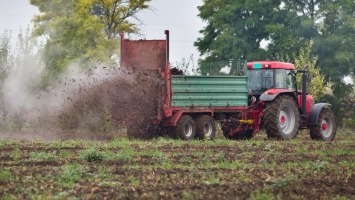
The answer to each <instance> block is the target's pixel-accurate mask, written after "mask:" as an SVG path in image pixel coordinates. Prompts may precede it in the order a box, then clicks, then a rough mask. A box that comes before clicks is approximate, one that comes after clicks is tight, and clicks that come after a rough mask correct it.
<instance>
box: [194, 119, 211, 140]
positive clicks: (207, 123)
mask: <svg viewBox="0 0 355 200" xmlns="http://www.w3.org/2000/svg"><path fill="white" fill-rule="evenodd" d="M195 122H196V136H197V138H198V139H201V140H204V139H207V140H212V139H213V138H214V137H215V135H216V125H215V123H214V119H213V118H212V117H211V116H209V115H200V116H198V117H197V118H196V120H195Z"/></svg>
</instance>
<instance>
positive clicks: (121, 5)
mask: <svg viewBox="0 0 355 200" xmlns="http://www.w3.org/2000/svg"><path fill="white" fill-rule="evenodd" d="M149 1H150V0H126V1H124V0H75V1H66V0H53V1H46V0H31V1H30V2H31V4H32V5H34V6H37V7H38V8H39V10H40V12H41V14H40V15H38V16H36V17H35V19H34V23H35V30H34V35H35V36H44V37H46V39H47V43H46V45H45V47H44V49H45V51H44V59H45V64H46V69H47V73H46V76H45V78H44V80H45V81H44V82H45V83H46V82H49V80H51V79H52V78H54V77H56V76H57V75H58V74H60V73H62V72H63V71H65V70H66V68H67V66H68V64H69V63H73V62H76V63H78V64H79V65H80V66H82V67H83V68H90V67H91V66H93V65H94V64H95V63H97V62H111V59H110V58H111V56H112V55H114V54H115V53H117V51H118V47H119V46H118V40H117V38H116V37H115V36H116V35H117V33H118V32H120V31H129V32H136V31H137V28H136V26H135V25H134V24H133V23H129V21H128V18H129V17H133V16H134V15H135V14H136V13H137V12H138V11H139V10H142V9H145V8H148V5H147V2H149Z"/></svg>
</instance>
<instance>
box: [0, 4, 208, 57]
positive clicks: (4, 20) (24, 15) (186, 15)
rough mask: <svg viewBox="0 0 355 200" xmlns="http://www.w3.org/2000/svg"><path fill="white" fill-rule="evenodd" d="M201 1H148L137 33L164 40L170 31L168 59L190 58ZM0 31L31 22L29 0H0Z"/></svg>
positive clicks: (198, 26) (34, 10)
mask: <svg viewBox="0 0 355 200" xmlns="http://www.w3.org/2000/svg"><path fill="white" fill-rule="evenodd" d="M202 3H203V2H202V0H152V2H151V3H150V5H151V8H152V9H151V10H146V11H143V12H141V13H140V14H139V18H140V20H141V21H142V23H143V24H142V25H141V26H140V29H141V33H142V34H143V35H144V37H145V38H146V39H164V38H165V35H164V30H166V29H168V30H170V45H171V46H170V62H171V63H176V62H180V61H181V60H182V58H188V57H190V55H191V54H193V56H194V60H197V59H198V58H199V53H198V51H197V50H196V48H195V47H194V46H193V43H194V42H195V41H196V39H197V38H198V37H199V33H198V31H199V30H201V29H202V28H203V27H204V23H203V22H202V21H201V19H200V18H199V17H198V16H197V15H198V10H197V6H199V5H202ZM0 5H1V6H0V32H3V31H4V30H5V29H6V30H11V31H13V32H14V33H16V32H17V31H18V30H19V29H20V28H21V27H22V29H25V28H26V27H27V26H28V25H31V19H32V18H33V16H34V15H35V14H38V10H37V8H36V7H34V6H31V5H30V3H29V0H0Z"/></svg>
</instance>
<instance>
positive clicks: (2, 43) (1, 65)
mask: <svg viewBox="0 0 355 200" xmlns="http://www.w3.org/2000/svg"><path fill="white" fill-rule="evenodd" d="M10 58H11V32H9V31H5V32H3V33H2V34H1V35H0V116H1V118H2V119H4V118H6V116H7V113H8V112H7V109H6V105H5V101H4V83H5V80H6V78H7V76H8V73H9V70H10V69H11V66H12V64H11V59H10Z"/></svg>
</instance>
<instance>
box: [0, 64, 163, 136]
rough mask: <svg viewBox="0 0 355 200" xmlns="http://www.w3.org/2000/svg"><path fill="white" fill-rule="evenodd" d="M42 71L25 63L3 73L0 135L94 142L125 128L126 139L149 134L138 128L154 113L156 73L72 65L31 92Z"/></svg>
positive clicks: (99, 66) (156, 89)
mask: <svg viewBox="0 0 355 200" xmlns="http://www.w3.org/2000/svg"><path fill="white" fill-rule="evenodd" d="M42 73H43V70H42V69H41V68H36V67H30V65H29V66H26V67H24V68H21V69H16V70H14V71H13V72H12V73H10V74H9V76H8V78H7V79H6V81H5V84H4V88H3V94H4V95H3V96H4V97H3V98H4V99H3V101H4V102H5V104H4V105H5V106H6V113H7V114H6V115H4V116H5V117H2V119H1V121H2V122H1V124H2V125H3V127H2V131H1V132H0V138H12V139H23V140H29V139H34V138H39V139H43V140H56V139H60V140H65V139H76V138H80V139H95V140H97V139H108V138H112V136H113V135H116V134H122V133H125V129H126V128H128V129H130V130H131V131H130V135H129V136H130V137H137V136H138V137H140V138H148V137H150V136H148V135H145V134H146V133H147V131H144V130H145V129H146V128H148V127H149V124H150V122H152V121H153V120H154V118H156V116H157V109H158V108H157V106H158V99H159V97H158V95H159V88H160V87H161V85H162V83H161V79H160V78H159V77H158V76H159V74H158V73H157V72H155V71H142V70H138V69H129V68H119V67H116V66H103V65H98V66H97V67H96V68H94V69H91V70H82V69H80V68H79V67H78V66H77V65H76V64H72V65H71V66H69V67H68V70H67V73H65V74H64V75H62V76H60V77H59V78H58V80H56V82H55V83H54V84H52V86H51V87H49V88H48V89H47V90H46V91H43V90H33V88H31V87H32V86H33V85H34V82H35V81H37V80H38V79H39V77H40V76H41V75H43V74H42ZM11 123H12V124H16V126H15V125H13V127H11ZM9 124H10V125H9ZM4 125H7V128H4ZM9 126H10V128H9Z"/></svg>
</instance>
